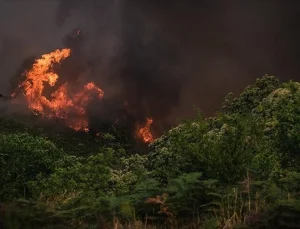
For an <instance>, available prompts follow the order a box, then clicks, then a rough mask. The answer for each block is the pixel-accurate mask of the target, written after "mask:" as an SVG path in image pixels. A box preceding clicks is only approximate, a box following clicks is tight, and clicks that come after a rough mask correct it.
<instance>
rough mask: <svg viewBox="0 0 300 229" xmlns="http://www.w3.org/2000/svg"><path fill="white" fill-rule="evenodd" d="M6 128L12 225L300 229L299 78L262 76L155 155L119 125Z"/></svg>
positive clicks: (167, 137)
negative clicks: (98, 130)
mask: <svg viewBox="0 0 300 229" xmlns="http://www.w3.org/2000/svg"><path fill="white" fill-rule="evenodd" d="M0 126H1V129H0V172H1V173H0V176H1V177H0V181H1V186H0V187H1V189H0V202H1V208H2V211H1V213H0V214H1V216H0V221H2V222H3V223H2V224H3V225H4V228H8V229H10V228H128V229H129V228H136V229H138V228H149V229H154V228H173V229H175V228H205V229H213V228H274V229H276V228H300V224H299V219H300V218H299V214H300V208H299V206H300V202H299V192H300V171H299V169H300V158H299V156H300V154H299V152H300V134H299V133H300V84H299V83H297V82H287V83H280V82H279V80H278V79H277V78H276V77H273V76H264V77H262V78H259V79H257V80H256V81H255V82H254V83H253V84H252V85H249V86H248V87H247V88H245V90H244V91H243V92H242V93H241V94H240V95H239V96H237V97H235V96H234V95H232V94H231V93H230V94H229V95H228V96H227V97H226V98H225V101H224V104H223V106H222V108H221V109H220V111H219V113H218V114H217V115H216V116H215V117H210V118H206V117H204V116H203V115H202V114H201V112H198V114H197V118H196V119H194V120H186V121H184V122H182V123H180V124H179V125H178V126H177V127H175V128H173V129H170V130H169V131H168V132H166V133H165V134H164V135H163V136H161V137H160V138H158V139H156V140H155V141H154V142H153V143H151V144H150V145H149V147H148V149H147V151H149V152H148V153H147V154H145V152H144V151H142V150H141V151H139V148H137V147H134V141H133V139H132V138H131V137H129V136H127V135H126V130H124V129H118V127H111V126H108V127H106V128H105V129H103V132H102V134H101V136H100V137H97V136H91V135H88V134H86V133H77V132H74V131H69V132H66V131H65V130H62V131H59V132H58V131H56V132H55V131H49V129H47V128H43V129H41V128H37V127H34V126H30V127H29V126H27V125H26V124H21V123H18V122H16V121H13V120H9V119H7V118H1V119H0ZM52 129H54V128H52Z"/></svg>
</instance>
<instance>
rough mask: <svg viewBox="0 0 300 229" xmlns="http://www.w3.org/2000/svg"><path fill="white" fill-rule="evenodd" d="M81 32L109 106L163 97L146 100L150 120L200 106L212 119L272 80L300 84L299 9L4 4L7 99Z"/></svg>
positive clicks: (0, 61)
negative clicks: (28, 73) (31, 67)
mask: <svg viewBox="0 0 300 229" xmlns="http://www.w3.org/2000/svg"><path fill="white" fill-rule="evenodd" d="M74 28H80V29H81V30H82V31H83V34H84V35H85V44H84V53H85V55H87V56H88V59H89V60H91V61H92V62H93V63H94V65H93V66H94V68H93V73H92V74H91V75H90V76H88V77H91V78H93V79H94V80H95V81H96V82H97V83H99V84H100V85H101V86H102V87H103V89H104V91H106V92H107V96H108V97H116V95H117V94H118V95H119V94H120V93H119V90H120V91H122V92H123V94H122V95H126V96H127V95H128V96H131V97H139V98H141V99H143V98H142V97H143V96H144V97H145V98H146V97H149V96H151V95H156V96H154V97H155V101H158V100H163V101H164V102H161V103H158V105H157V106H158V107H155V103H154V102H153V101H152V100H151V99H145V101H148V102H149V103H153V104H152V105H151V106H148V107H147V112H150V113H151V109H152V110H154V109H157V110H162V109H163V107H164V108H165V107H168V109H166V110H164V111H162V113H163V114H162V115H163V116H164V118H165V119H177V118H182V117H186V116H191V115H192V114H193V113H194V111H193V105H196V106H198V107H199V108H200V109H201V110H203V111H204V113H205V114H208V115H211V114H213V111H214V109H218V108H219V107H220V105H221V103H222V101H223V99H224V96H225V95H226V94H227V93H228V92H230V91H232V92H234V93H239V92H241V90H242V89H243V88H244V87H245V86H247V85H248V84H250V83H251V82H253V81H254V79H255V78H257V77H261V76H263V75H264V74H269V75H276V76H278V77H280V79H282V80H289V79H294V80H300V64H299V62H300V46H299V41H300V33H299V31H300V2H298V1H293V0H281V1H279V0H269V1H267V0H222V1H221V0H207V1H200V0H198V1H197V0H190V1H188V0H185V1H180V0H173V1H167V0H166V1H164V0H161V1H158V0H100V1H94V0H90V1H89V0H85V1H83V0H82V1H69V0H65V1H62V0H60V1H59V0H42V1H38V0H36V1H35V0H26V1H24V0H0V31H1V32H0V69H1V74H0V77H1V84H0V93H4V94H5V93H9V88H10V79H11V77H12V76H13V75H14V74H15V73H16V71H17V69H18V68H19V67H20V65H21V64H22V62H23V61H24V60H25V59H26V58H28V57H30V56H40V55H41V54H43V53H47V52H50V51H52V50H53V49H56V48H63V47H64V44H63V38H64V37H65V36H66V35H67V34H68V33H70V32H71V31H72V30H73V29H74ZM130 74H132V75H134V77H130V76H128V75H130ZM144 82H146V83H144ZM124 85H125V86H124ZM133 85H134V86H133ZM124 88H125V89H124ZM132 91H135V93H136V94H131V95H129V92H132ZM166 94H168V96H166ZM149 110H150V111H149ZM158 115H159V114H158Z"/></svg>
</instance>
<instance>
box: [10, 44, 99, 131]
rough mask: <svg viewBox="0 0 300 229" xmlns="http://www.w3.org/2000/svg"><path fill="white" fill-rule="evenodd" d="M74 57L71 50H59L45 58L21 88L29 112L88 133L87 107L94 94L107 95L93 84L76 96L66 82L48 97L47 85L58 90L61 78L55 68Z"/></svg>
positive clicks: (26, 73) (33, 67) (27, 77)
mask: <svg viewBox="0 0 300 229" xmlns="http://www.w3.org/2000/svg"><path fill="white" fill-rule="evenodd" d="M70 54H71V50H70V49H61V50H59V49H57V50H55V51H53V52H51V53H49V54H44V55H42V57H41V58H39V59H37V60H36V61H35V63H34V64H33V66H32V68H31V69H30V70H29V71H28V72H25V76H26V79H25V81H23V82H22V83H21V84H20V85H19V87H21V88H23V91H24V95H25V97H26V99H27V102H28V106H29V109H30V110H32V111H33V112H35V113H38V114H41V115H43V116H45V117H48V118H59V119H64V120H65V121H66V124H67V125H68V126H69V127H71V128H73V129H74V130H77V131H79V130H83V131H88V124H89V123H88V118H87V117H86V107H87V105H88V103H89V102H90V100H91V98H92V96H91V95H92V93H96V94H97V96H98V98H99V99H101V98H102V97H103V96H104V92H103V91H102V90H101V89H100V88H98V87H97V86H96V85H95V84H94V83H93V82H91V83H88V84H86V85H85V86H84V88H83V90H82V91H80V92H78V93H75V94H74V93H71V92H70V91H69V90H68V83H67V82H66V83H64V84H62V85H61V86H59V87H58V88H57V89H55V90H54V92H52V94H51V98H50V99H48V98H47V97H46V96H45V95H44V94H45V85H47V84H48V85H49V86H50V87H54V86H55V85H56V83H57V81H58V79H59V75H58V74H56V73H55V72H53V65H54V64H60V63H61V62H62V61H63V60H64V59H66V58H67V57H69V56H70ZM13 95H14V94H13Z"/></svg>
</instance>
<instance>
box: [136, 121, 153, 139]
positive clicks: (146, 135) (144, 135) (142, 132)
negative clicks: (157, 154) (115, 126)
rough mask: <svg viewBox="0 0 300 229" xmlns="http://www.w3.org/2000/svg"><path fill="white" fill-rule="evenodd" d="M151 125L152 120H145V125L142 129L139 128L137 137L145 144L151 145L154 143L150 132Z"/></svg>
mask: <svg viewBox="0 0 300 229" xmlns="http://www.w3.org/2000/svg"><path fill="white" fill-rule="evenodd" d="M152 123H153V119H151V118H147V122H146V125H145V126H144V127H141V128H139V130H138V136H139V137H140V138H141V139H142V140H143V141H144V142H145V143H151V142H153V141H154V138H153V135H152V133H151V131H150V128H151V125H152Z"/></svg>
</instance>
